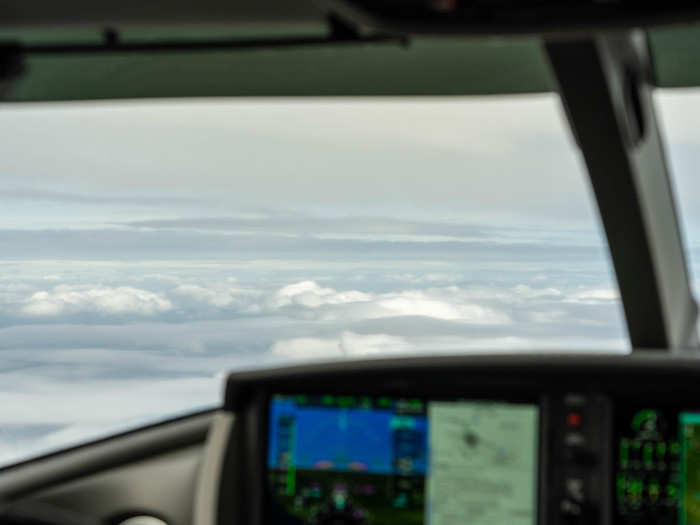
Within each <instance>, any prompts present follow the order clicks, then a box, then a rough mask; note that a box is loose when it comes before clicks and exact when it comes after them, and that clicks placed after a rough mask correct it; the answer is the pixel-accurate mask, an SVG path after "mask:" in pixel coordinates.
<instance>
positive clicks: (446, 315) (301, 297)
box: [267, 281, 510, 324]
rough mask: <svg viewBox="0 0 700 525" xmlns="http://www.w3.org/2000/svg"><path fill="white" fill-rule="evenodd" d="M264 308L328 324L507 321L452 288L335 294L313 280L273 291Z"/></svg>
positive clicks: (498, 313)
mask: <svg viewBox="0 0 700 525" xmlns="http://www.w3.org/2000/svg"><path fill="white" fill-rule="evenodd" d="M267 306H268V308H269V309H271V310H273V311H274V310H283V311H285V312H287V313H289V314H293V313H294V312H295V311H296V312H297V313H299V314H300V315H301V316H302V317H304V318H313V319H321V320H329V321H330V320H340V319H347V320H353V319H355V320H357V319H380V318H385V317H402V316H420V317H431V318H434V319H441V320H446V321H460V322H466V323H478V324H503V323H509V322H510V318H509V317H508V315H507V314H505V313H503V312H499V311H497V310H495V309H494V308H491V307H488V306H484V305H480V304H476V303H475V302H474V301H472V300H471V299H470V297H469V295H468V293H464V292H463V291H462V290H461V289H460V288H458V287H456V286H450V287H447V288H429V289H426V290H403V291H399V292H390V293H383V294H376V293H366V292H361V291H358V290H346V291H337V290H335V289H333V288H324V287H321V286H320V285H318V284H317V283H316V282H314V281H302V282H298V283H295V284H290V285H287V286H284V287H282V288H281V289H279V290H278V291H276V292H275V293H274V294H273V295H272V296H271V297H270V299H269V300H268V305H267ZM292 307H294V308H296V310H293V309H292ZM310 314H311V315H310Z"/></svg>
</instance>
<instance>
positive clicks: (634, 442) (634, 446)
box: [632, 439, 642, 450]
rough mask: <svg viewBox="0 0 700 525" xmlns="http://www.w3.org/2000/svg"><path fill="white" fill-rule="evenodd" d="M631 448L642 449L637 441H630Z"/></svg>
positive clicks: (640, 443)
mask: <svg viewBox="0 0 700 525" xmlns="http://www.w3.org/2000/svg"><path fill="white" fill-rule="evenodd" d="M632 448H633V449H634V450H639V449H640V448H642V442H641V441H637V440H636V439H635V440H634V441H632Z"/></svg>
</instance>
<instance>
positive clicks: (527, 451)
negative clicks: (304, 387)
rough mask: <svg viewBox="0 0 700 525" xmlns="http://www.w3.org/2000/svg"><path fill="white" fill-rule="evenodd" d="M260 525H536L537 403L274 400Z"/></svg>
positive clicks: (343, 397) (338, 397) (358, 398)
mask: <svg viewBox="0 0 700 525" xmlns="http://www.w3.org/2000/svg"><path fill="white" fill-rule="evenodd" d="M268 408H269V413H268V414H269V415H268V418H269V424H268V431H267V440H268V446H267V457H266V463H267V474H266V476H267V489H268V500H269V501H268V503H267V504H266V505H265V509H266V510H267V516H266V522H267V523H299V524H310V525H321V524H333V523H343V524H345V523H357V524H366V525H373V524H377V525H379V524H384V525H391V524H394V523H396V524H399V523H400V524H408V525H411V524H415V525H419V524H424V523H426V524H427V523H429V524H431V525H448V524H449V525H451V524H454V523H457V522H462V521H463V520H464V519H465V518H468V519H469V523H471V524H473V525H481V524H483V525H491V524H494V523H504V524H505V523H508V524H513V525H534V524H535V523H536V522H537V515H538V513H537V493H538V490H537V486H538V468H537V465H538V446H539V432H538V429H539V407H538V406H537V405H535V404H525V403H506V402H500V401H498V402H497V401H483V400H455V399H452V400H431V399H422V398H394V397H372V396H346V395H330V394H325V395H309V394H298V395H272V396H271V397H270V400H269V407H268Z"/></svg>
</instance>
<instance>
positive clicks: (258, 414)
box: [219, 377, 547, 525]
mask: <svg viewBox="0 0 700 525" xmlns="http://www.w3.org/2000/svg"><path fill="white" fill-rule="evenodd" d="M352 379H357V378H354V377H353V378H352ZM460 382H461V381H460ZM319 383H320V384H314V381H309V382H306V385H305V386H303V387H302V386H301V385H300V384H298V383H297V382H296V381H293V382H292V384H291V385H290V384H287V382H284V381H282V382H277V381H275V382H273V383H270V384H267V385H256V386H254V385H250V386H251V388H244V389H243V390H241V391H239V392H238V393H237V396H236V398H237V401H238V404H239V406H238V407H237V413H238V416H237V418H236V423H235V424H234V435H233V436H232V439H231V441H232V442H233V443H240V446H239V447H232V449H231V450H230V451H229V454H228V456H230V457H229V459H228V460H227V464H228V466H226V465H225V466H224V468H223V471H222V481H224V483H222V487H223V486H228V487H231V488H233V489H234V490H233V493H229V494H225V493H223V491H222V493H220V495H219V496H220V497H219V515H220V516H235V517H236V518H237V519H236V523H242V524H246V525H261V524H263V525H268V524H270V525H272V524H271V522H270V519H269V515H268V513H267V512H266V511H267V510H268V508H269V505H268V504H269V501H270V500H269V498H271V494H270V493H269V486H268V477H267V475H268V466H267V451H268V446H269V441H268V440H269V435H268V433H269V432H268V425H269V406H270V401H271V399H272V397H273V396H274V395H299V394H306V395H324V394H329V395H334V396H339V395H352V396H362V395H367V396H370V397H382V396H387V397H392V398H421V399H424V400H425V399H430V400H431V401H440V400H449V401H454V400H466V401H475V402H494V403H510V404H528V405H532V406H534V407H536V408H537V416H538V421H537V426H538V429H537V431H538V432H537V434H538V435H537V447H536V453H537V458H536V468H537V471H536V472H535V478H536V494H535V498H536V501H535V508H536V517H535V523H538V524H539V523H542V516H543V512H544V509H543V497H542V493H543V477H544V475H545V472H544V468H545V465H546V456H547V451H546V438H545V436H544V428H545V419H546V418H545V413H544V408H543V407H544V402H543V398H542V395H541V394H540V392H539V391H533V390H532V389H529V388H528V389H525V390H524V389H522V388H521V387H519V385H515V384H511V385H509V386H507V387H506V385H504V388H503V389H502V390H501V391H500V395H497V396H494V395H493V390H491V391H490V392H489V391H486V390H485V389H483V388H480V387H478V386H473V387H471V388H470V387H469V386H468V385H460V386H459V387H457V385H450V384H449V382H448V384H443V385H438V384H435V385H432V388H430V387H429V386H426V387H423V388H421V387H420V386H418V385H416V384H415V383H412V382H410V381H405V380H402V379H397V381H395V382H393V384H392V381H391V379H390V378H387V380H386V381H385V382H384V384H383V385H371V384H368V385H367V386H366V388H363V389H360V388H358V387H357V386H356V384H355V385H353V384H351V383H355V381H353V380H348V381H339V382H338V381H334V382H330V383H328V382H326V381H319ZM332 384H334V385H335V386H332ZM241 467H242V468H241ZM234 472H238V473H242V474H238V479H231V476H232V475H233V473H234ZM226 474H228V476H229V477H228V479H223V478H226Z"/></svg>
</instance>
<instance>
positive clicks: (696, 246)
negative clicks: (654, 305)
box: [655, 88, 700, 297]
mask: <svg viewBox="0 0 700 525" xmlns="http://www.w3.org/2000/svg"><path fill="white" fill-rule="evenodd" d="M655 97H656V98H655V102H656V108H657V112H658V114H659V117H660V118H659V120H660V123H661V128H662V131H663V133H664V138H665V143H666V156H667V157H668V160H669V165H670V169H671V173H672V177H671V178H672V181H673V182H674V183H675V184H674V186H675V190H676V192H675V193H676V200H677V202H678V215H679V220H680V222H681V226H682V227H683V228H682V230H683V233H684V237H685V238H684V239H683V241H684V244H685V248H686V251H687V260H688V266H689V268H688V270H689V273H690V276H689V277H690V283H691V285H692V287H693V289H694V291H695V295H696V297H697V295H698V292H700V210H699V209H698V206H697V197H696V196H697V195H698V194H700V180H698V177H697V166H698V163H699V162H700V89H697V88H691V89H663V90H658V91H657V92H656V94H655Z"/></svg>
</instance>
